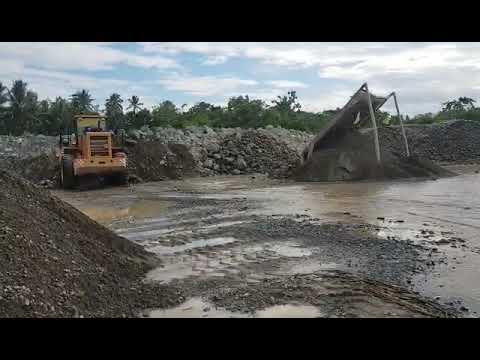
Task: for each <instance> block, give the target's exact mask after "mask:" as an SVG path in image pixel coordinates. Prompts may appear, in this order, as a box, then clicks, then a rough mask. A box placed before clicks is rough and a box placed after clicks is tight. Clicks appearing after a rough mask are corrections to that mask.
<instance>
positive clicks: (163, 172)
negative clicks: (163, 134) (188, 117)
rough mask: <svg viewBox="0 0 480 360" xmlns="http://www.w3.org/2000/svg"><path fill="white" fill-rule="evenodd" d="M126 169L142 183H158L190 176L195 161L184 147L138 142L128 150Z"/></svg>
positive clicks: (146, 141) (145, 141) (144, 141)
mask: <svg viewBox="0 0 480 360" xmlns="http://www.w3.org/2000/svg"><path fill="white" fill-rule="evenodd" d="M128 167H129V171H130V173H131V174H133V175H136V176H137V177H139V178H140V179H142V180H143V181H158V180H166V179H180V178H182V177H183V176H185V175H191V174H192V173H193V169H194V168H195V161H194V159H193V157H192V155H191V153H190V152H189V151H188V148H187V147H186V146H185V145H181V144H168V145H166V144H163V143H161V142H158V141H155V140H140V141H138V142H137V143H135V144H134V145H133V146H130V147H129V148H128Z"/></svg>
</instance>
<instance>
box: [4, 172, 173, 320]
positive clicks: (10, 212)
mask: <svg viewBox="0 0 480 360" xmlns="http://www.w3.org/2000/svg"><path fill="white" fill-rule="evenodd" d="M0 188H1V189H2V190H1V191H0V317H52V316H53V317H97V316H98V317H122V316H127V317H130V316H135V315H136V314H137V313H138V311H139V310H140V309H145V308H148V307H152V306H161V305H160V304H158V302H160V303H161V302H164V301H174V300H175V299H176V297H175V296H173V295H172V296H169V295H168V293H167V292H164V293H158V292H156V290H155V289H154V288H151V287H149V286H147V285H144V284H143V282H142V279H143V277H144V275H145V273H146V272H147V271H148V270H150V269H151V267H152V266H153V265H154V264H156V262H157V260H156V259H155V258H153V256H152V255H151V254H149V253H147V252H146V251H145V250H143V248H142V247H140V246H139V245H136V244H134V243H131V242H130V241H128V240H126V239H124V238H122V237H119V236H117V235H116V234H114V233H113V232H111V231H110V230H108V229H107V228H105V227H103V226H101V225H99V224H98V223H96V222H95V221H93V220H91V219H90V218H88V217H87V216H85V215H84V214H82V213H81V212H79V211H78V210H76V209H75V208H73V207H71V206H69V205H68V204H65V203H63V202H62V201H60V200H59V199H57V198H55V197H53V196H52V195H50V193H49V192H48V191H45V190H43V189H41V188H38V187H35V186H33V185H31V184H30V183H28V182H26V181H24V180H22V179H21V178H19V177H16V176H12V175H11V174H8V173H7V172H5V171H1V170H0ZM160 294H161V295H160Z"/></svg>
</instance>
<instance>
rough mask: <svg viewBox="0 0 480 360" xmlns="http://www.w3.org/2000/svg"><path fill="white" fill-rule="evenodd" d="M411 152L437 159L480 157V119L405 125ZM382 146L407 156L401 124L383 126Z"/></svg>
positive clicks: (452, 160) (466, 159)
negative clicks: (399, 125)
mask: <svg viewBox="0 0 480 360" xmlns="http://www.w3.org/2000/svg"><path fill="white" fill-rule="evenodd" d="M405 131H406V136H407V139H408V143H409V148H410V152H411V153H412V154H415V155H416V156H419V157H422V158H426V159H429V160H432V161H435V162H464V161H471V160H478V159H479V158H480V122H478V121H468V120H454V121H447V122H445V123H440V124H434V125H410V126H406V127H405ZM379 139H380V146H381V147H382V148H385V149H387V150H388V151H390V152H392V153H396V154H399V155H403V156H405V155H406V153H405V145H404V140H403V136H402V133H401V129H400V128H399V127H384V128H380V129H379Z"/></svg>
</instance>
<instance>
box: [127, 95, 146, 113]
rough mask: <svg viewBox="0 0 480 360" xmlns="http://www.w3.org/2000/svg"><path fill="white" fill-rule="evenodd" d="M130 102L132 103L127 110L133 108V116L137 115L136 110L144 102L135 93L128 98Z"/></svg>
mask: <svg viewBox="0 0 480 360" xmlns="http://www.w3.org/2000/svg"><path fill="white" fill-rule="evenodd" d="M128 102H129V104H130V105H129V106H128V107H127V110H128V109H132V110H133V116H135V114H136V111H137V110H138V109H140V107H141V106H142V105H143V103H141V102H140V99H139V98H138V96H136V95H133V96H132V97H131V98H130V99H128Z"/></svg>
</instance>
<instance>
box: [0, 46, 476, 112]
mask: <svg viewBox="0 0 480 360" xmlns="http://www.w3.org/2000/svg"><path fill="white" fill-rule="evenodd" d="M16 79H22V80H24V81H26V82H27V83H28V87H29V89H32V90H34V91H36V92H37V93H38V95H39V98H40V99H45V98H49V99H52V100H53V99H55V97H57V96H62V97H69V96H70V95H71V94H72V93H74V92H76V91H78V90H81V89H87V90H89V91H90V93H91V94H92V96H93V98H94V99H95V102H96V103H97V104H101V105H102V106H103V104H104V103H105V99H106V98H107V97H108V96H109V95H110V94H112V93H113V92H117V93H119V94H120V95H122V97H123V98H124V99H126V98H128V97H130V96H132V95H137V96H139V97H140V100H141V102H142V103H144V106H146V107H151V106H154V105H156V104H158V103H160V102H161V101H164V100H171V101H173V102H174V103H175V104H177V106H181V105H182V104H187V107H189V106H192V105H193V104H195V103H197V102H200V101H206V102H209V103H212V104H216V105H225V104H226V102H227V101H228V99H229V98H230V97H232V96H239V95H247V94H248V95H249V96H250V98H258V99H262V100H265V101H267V102H268V103H271V100H273V99H274V98H276V96H278V95H285V94H286V93H287V92H288V91H290V90H295V91H296V92H297V96H298V98H299V101H300V103H301V105H302V109H303V110H306V111H314V112H318V111H323V110H327V109H332V108H336V107H342V106H343V105H345V103H346V102H347V101H348V100H349V98H350V96H352V95H353V93H354V92H355V91H356V90H357V89H358V88H359V87H360V86H361V85H362V84H363V83H364V82H368V85H369V88H370V91H371V92H372V93H374V94H376V95H387V94H389V93H390V92H392V91H395V92H396V93H397V97H398V101H399V106H400V111H401V112H402V113H404V114H408V115H414V114H418V113H426V112H436V111H438V110H440V108H441V103H442V102H445V101H448V100H451V99H454V98H458V97H460V96H467V97H470V98H473V99H475V100H480V43H418V42H416V43H398V42H397V43H359V42H352V43H331V42H329V43H281V42H276V43H237V42H232V43H221V42H214V43H202V42H193V43H189V42H181V43H93V42H85V43H73V42H70V43H46V42H37V43H14V42H9V43H0V82H2V83H3V84H4V85H7V86H9V85H10V84H11V83H12V81H13V80H16ZM383 109H384V110H387V111H393V110H394V105H393V102H389V103H387V104H386V105H385V106H384V108H383Z"/></svg>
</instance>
